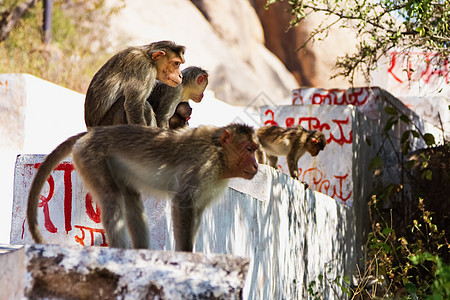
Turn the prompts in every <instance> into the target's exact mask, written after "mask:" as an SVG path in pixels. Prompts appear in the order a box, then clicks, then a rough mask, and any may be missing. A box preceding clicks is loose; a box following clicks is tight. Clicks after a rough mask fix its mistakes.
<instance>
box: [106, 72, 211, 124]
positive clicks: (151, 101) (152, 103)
mask: <svg viewBox="0 0 450 300" xmlns="http://www.w3.org/2000/svg"><path fill="white" fill-rule="evenodd" d="M181 73H182V76H183V80H182V82H181V85H178V86H176V87H171V86H169V85H166V84H164V83H162V82H160V81H157V82H156V83H155V86H154V88H153V89H152V92H151V93H150V96H149V97H148V98H147V102H146V103H145V106H144V117H145V120H146V123H147V126H158V127H163V128H167V127H169V119H170V118H171V117H172V116H173V114H174V112H175V110H176V107H177V105H178V104H179V103H180V102H187V101H189V99H192V100H193V101H195V102H197V103H199V102H201V101H202V99H203V92H204V91H205V89H206V86H207V85H208V72H207V71H205V70H203V69H202V68H200V67H194V66H191V67H187V68H185V69H184V70H183V71H182V72H181ZM123 106H124V99H123V98H121V99H119V100H118V101H116V103H114V104H113V106H112V107H111V109H110V110H109V111H108V112H107V113H106V115H105V117H104V118H103V120H102V122H101V124H100V125H118V124H128V122H127V118H126V113H125V111H124V109H123ZM175 118H177V117H175ZM183 125H184V124H183Z"/></svg>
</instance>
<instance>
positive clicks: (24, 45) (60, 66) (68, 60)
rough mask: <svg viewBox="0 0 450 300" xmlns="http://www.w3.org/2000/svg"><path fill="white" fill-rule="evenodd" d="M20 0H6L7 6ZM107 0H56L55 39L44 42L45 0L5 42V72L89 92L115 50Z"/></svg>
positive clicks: (0, 60)
mask: <svg viewBox="0 0 450 300" xmlns="http://www.w3.org/2000/svg"><path fill="white" fill-rule="evenodd" d="M15 3H17V0H6V1H4V3H3V5H2V7H3V8H0V13H1V12H2V10H4V9H7V8H8V7H11V6H14V5H15ZM119 9H120V7H115V8H107V7H106V6H105V3H104V0H66V1H63V0H59V1H54V4H53V14H52V19H53V20H52V21H53V22H52V43H51V45H45V44H44V43H43V42H42V29H41V26H42V19H43V17H42V15H43V8H42V1H39V2H38V5H37V6H36V7H34V8H33V9H32V10H31V11H30V12H29V13H28V14H27V15H26V16H25V17H24V18H23V19H21V20H20V21H19V23H18V24H17V25H16V26H15V28H14V29H13V30H12V31H11V33H10V35H9V37H8V38H7V39H6V40H5V41H3V42H1V43H0V73H28V74H32V75H34V76H37V77H40V78H43V79H46V80H48V81H51V82H54V83H56V84H59V85H61V86H64V87H67V88H69V89H72V90H75V91H77V92H80V93H85V92H86V90H87V87H88V85H89V82H90V81H91V79H92V76H93V75H94V74H95V72H96V71H97V70H98V69H99V68H100V66H101V65H102V64H103V63H104V62H105V61H106V59H107V58H108V57H109V56H110V55H111V53H109V52H108V51H107V41H105V40H104V38H103V37H104V36H106V29H107V28H108V19H109V16H110V15H111V14H113V13H115V12H117V11H118V10H119Z"/></svg>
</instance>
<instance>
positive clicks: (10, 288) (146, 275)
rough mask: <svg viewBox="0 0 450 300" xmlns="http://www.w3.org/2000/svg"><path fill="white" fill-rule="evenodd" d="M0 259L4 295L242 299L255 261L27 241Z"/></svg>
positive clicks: (64, 297) (0, 295)
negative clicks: (30, 242) (250, 268)
mask: <svg viewBox="0 0 450 300" xmlns="http://www.w3.org/2000/svg"><path fill="white" fill-rule="evenodd" d="M4 248H5V247H4ZM0 249H1V248H0ZM0 262H1V263H2V264H1V265H2V268H1V269H0V279H1V281H0V282H1V286H2V288H1V289H0V299H20V298H22V297H25V299H43V298H45V299H89V300H95V299H242V294H243V286H244V283H245V277H246V274H247V270H248V264H249V261H248V259H246V258H240V257H234V256H231V255H217V254H208V255H205V254H199V253H184V252H164V251H151V250H131V249H128V250H125V249H111V248H99V247H77V246H59V245H26V246H24V247H20V249H16V250H10V251H8V252H7V253H2V254H0Z"/></svg>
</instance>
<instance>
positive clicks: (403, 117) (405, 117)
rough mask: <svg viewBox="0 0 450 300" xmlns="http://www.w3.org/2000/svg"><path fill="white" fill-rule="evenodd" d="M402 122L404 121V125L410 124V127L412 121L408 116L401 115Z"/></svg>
mask: <svg viewBox="0 0 450 300" xmlns="http://www.w3.org/2000/svg"><path fill="white" fill-rule="evenodd" d="M400 120H402V122H403V123H405V124H408V125H409V124H410V123H411V120H410V119H409V118H408V116H407V115H401V116H400Z"/></svg>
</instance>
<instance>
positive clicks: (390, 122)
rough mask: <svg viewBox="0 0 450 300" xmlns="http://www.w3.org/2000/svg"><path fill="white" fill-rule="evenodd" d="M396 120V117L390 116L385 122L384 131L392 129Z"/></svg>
mask: <svg viewBox="0 0 450 300" xmlns="http://www.w3.org/2000/svg"><path fill="white" fill-rule="evenodd" d="M397 122H398V119H397V118H396V117H390V118H389V119H388V120H387V122H386V126H384V131H385V132H388V131H389V130H391V129H392V127H393V126H394V125H395V124H396V123H397Z"/></svg>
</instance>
